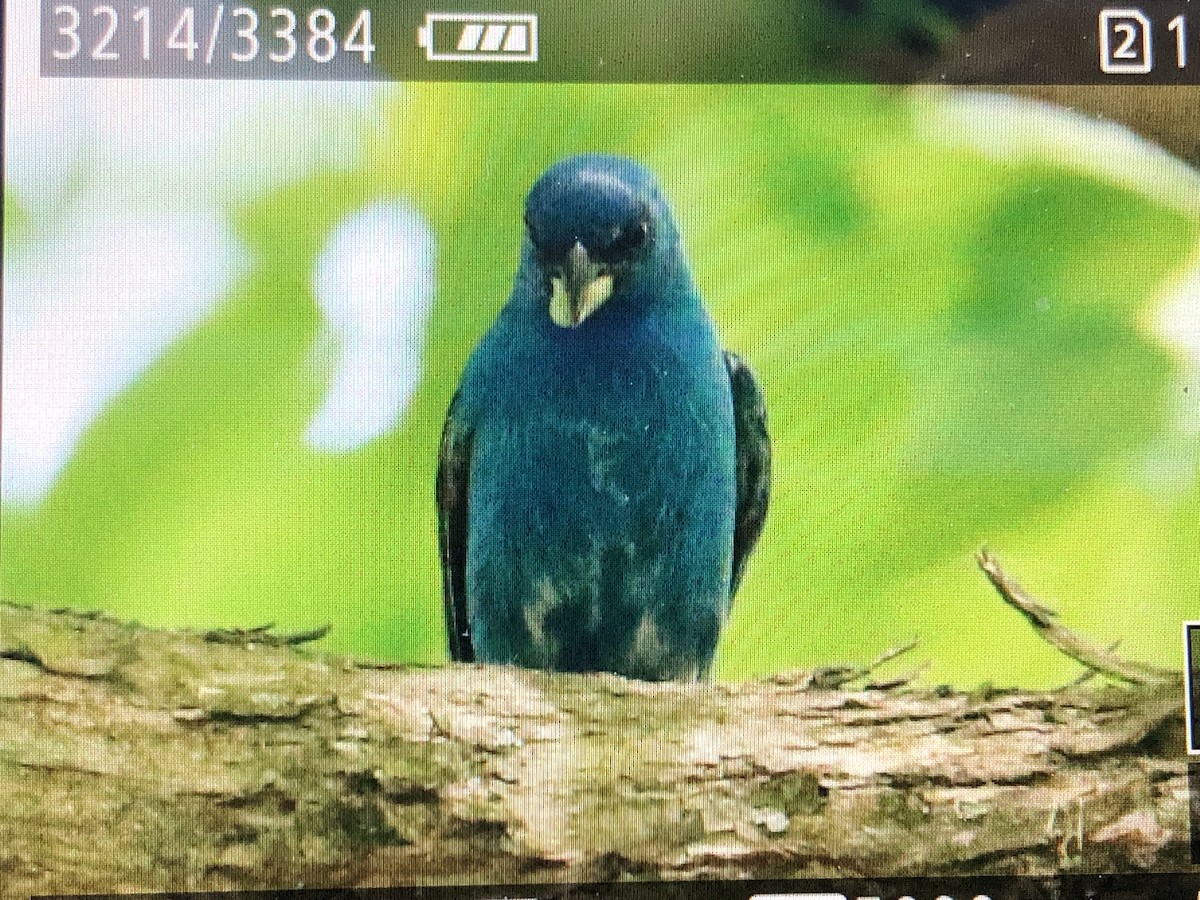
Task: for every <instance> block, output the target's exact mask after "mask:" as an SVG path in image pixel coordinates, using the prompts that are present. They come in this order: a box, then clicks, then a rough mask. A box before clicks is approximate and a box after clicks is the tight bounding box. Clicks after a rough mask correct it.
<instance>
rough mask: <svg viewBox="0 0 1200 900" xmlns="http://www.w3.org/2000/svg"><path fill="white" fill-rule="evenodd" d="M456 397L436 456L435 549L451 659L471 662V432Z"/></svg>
mask: <svg viewBox="0 0 1200 900" xmlns="http://www.w3.org/2000/svg"><path fill="white" fill-rule="evenodd" d="M457 404H458V394H455V395H454V399H453V400H451V401H450V409H449V410H448V411H447V413H446V424H445V426H444V427H443V428H442V445H441V450H440V451H439V453H438V471H437V507H438V549H439V550H440V551H441V557H442V599H443V601H444V602H445V604H446V631H447V633H448V635H449V638H450V658H451V659H452V660H454V661H455V662H473V661H474V660H475V649H474V647H473V646H472V645H471V630H470V626H469V624H468V623H467V494H468V485H469V481H470V475H471V432H470V430H469V429H467V428H466V427H465V426H464V425H463V423H462V422H461V421H460V420H459V419H458V418H457V417H456V415H455V412H456V406H457Z"/></svg>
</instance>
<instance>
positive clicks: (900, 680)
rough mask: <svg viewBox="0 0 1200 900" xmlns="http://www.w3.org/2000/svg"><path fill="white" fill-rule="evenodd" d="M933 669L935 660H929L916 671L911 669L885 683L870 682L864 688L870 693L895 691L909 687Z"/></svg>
mask: <svg viewBox="0 0 1200 900" xmlns="http://www.w3.org/2000/svg"><path fill="white" fill-rule="evenodd" d="M932 668H933V660H930V659H927V660H925V662H923V663H921V664H920V665H919V666H917V667H916V668H915V669H909V670H908V671H907V672H902V673H900V674H899V675H896V676H895V677H893V678H887V679H884V680H883V681H868V682H867V683H866V684H865V685H863V687H865V688H866V689H867V690H868V691H894V690H897V689H899V688H902V687H907V686H908V685H910V684H911V683H912V682H914V681H916V680H917V679H918V678H920V677H921V676H922V675H924V674H925V673H926V672H928V671H929V670H930V669H932Z"/></svg>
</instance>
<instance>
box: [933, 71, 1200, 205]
mask: <svg viewBox="0 0 1200 900" xmlns="http://www.w3.org/2000/svg"><path fill="white" fill-rule="evenodd" d="M914 96H915V98H916V102H915V103H914V108H915V111H916V113H917V119H916V122H917V125H918V127H919V129H920V131H921V133H922V134H923V136H924V137H925V139H926V140H927V141H929V142H930V143H938V144H942V145H944V146H965V147H970V148H973V149H975V150H978V151H979V152H980V153H983V154H985V155H987V156H989V157H991V158H992V159H997V160H1004V161H1008V162H1021V161H1024V160H1040V161H1043V162H1048V163H1053V164H1054V165H1057V166H1061V167H1062V168H1064V169H1068V170H1073V171H1076V172H1084V173H1087V174H1088V175H1091V176H1092V177H1094V178H1099V179H1102V180H1104V181H1107V182H1109V183H1110V184H1117V185H1120V186H1122V187H1125V188H1128V189H1130V190H1134V191H1138V192H1140V193H1142V194H1145V195H1146V196H1148V197H1151V198H1152V199H1154V200H1155V201H1156V202H1158V203H1161V204H1163V205H1164V206H1168V207H1170V208H1172V209H1177V210H1181V211H1183V212H1186V213H1189V214H1191V215H1200V172H1197V171H1196V170H1195V169H1194V168H1192V167H1191V166H1189V165H1188V164H1187V163H1185V162H1184V161H1183V160H1181V159H1179V158H1178V157H1176V156H1173V155H1172V154H1171V153H1168V152H1167V151H1166V150H1164V149H1163V148H1162V147H1160V146H1158V145H1157V144H1155V143H1153V142H1151V141H1149V140H1147V139H1146V138H1143V137H1142V136H1141V135H1139V134H1136V133H1135V132H1133V131H1131V130H1129V129H1128V128H1126V127H1125V126H1123V125H1119V124H1116V123H1114V122H1109V121H1103V120H1100V119H1097V118H1095V117H1093V116H1088V115H1085V114H1083V113H1079V112H1075V111H1074V110H1070V109H1066V108H1064V107H1062V106H1057V105H1055V104H1053V103H1048V102H1044V101H1040V100H1032V99H1028V98H1024V97H1013V96H1010V95H1007V94H989V93H986V92H983V91H972V90H956V89H948V88H932V87H930V88H923V89H916V92H915V94H914Z"/></svg>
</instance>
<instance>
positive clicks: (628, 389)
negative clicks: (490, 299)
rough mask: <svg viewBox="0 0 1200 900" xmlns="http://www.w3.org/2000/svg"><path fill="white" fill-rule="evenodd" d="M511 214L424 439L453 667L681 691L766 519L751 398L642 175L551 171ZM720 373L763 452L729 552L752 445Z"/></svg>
mask: <svg viewBox="0 0 1200 900" xmlns="http://www.w3.org/2000/svg"><path fill="white" fill-rule="evenodd" d="M525 219H526V236H525V239H524V241H523V244H522V250H521V262H520V267H519V269H518V272H517V277H516V283H515V285H514V289H513V293H512V296H511V298H510V299H509V301H508V303H507V304H506V306H505V307H504V309H503V310H502V312H501V313H500V315H499V317H498V318H497V320H496V322H495V323H494V324H493V325H492V327H491V329H490V330H489V331H488V332H487V334H486V335H485V336H484V338H483V340H482V341H481V342H480V344H479V346H478V347H477V348H476V350H475V352H474V353H473V354H472V356H471V358H470V360H469V362H468V364H467V367H466V370H465V372H464V374H463V378H462V383H461V385H460V387H459V390H458V393H457V395H456V396H455V399H454V401H453V403H452V405H451V409H450V412H449V415H448V417H447V423H446V430H445V434H444V437H443V444H442V453H441V459H440V466H439V475H438V502H439V512H440V522H441V545H442V564H443V574H444V583H445V595H446V609H447V620H448V625H449V631H450V643H451V653H452V656H453V657H454V658H455V659H478V660H480V661H485V662H494V663H514V664H517V665H522V666H529V667H536V668H545V669H554V670H563V671H580V672H583V671H612V672H618V673H621V674H625V675H629V676H632V677H638V678H646V679H667V678H695V677H698V676H701V675H703V674H705V673H707V671H708V669H709V666H710V664H711V662H712V657H713V652H714V649H715V647H716V643H717V638H718V635H719V633H720V628H721V625H722V624H723V622H724V621H725V619H726V617H727V615H728V611H729V606H730V602H731V597H732V593H733V590H734V589H735V588H736V583H735V582H736V578H737V577H739V576H740V573H741V568H742V564H744V559H745V556H746V554H747V553H748V551H749V548H750V546H752V545H753V543H754V540H755V539H756V538H757V535H758V531H759V530H761V525H762V516H763V515H764V514H765V509H766V487H767V484H768V483H769V455H767V443H766V432H765V412H763V410H762V403H761V395H759V393H758V391H757V386H756V385H754V384H753V378H752V376H749V370H748V369H745V368H744V367H741V368H740V369H738V368H737V366H739V365H740V362H739V361H737V360H736V358H733V357H730V358H727V356H726V355H725V354H723V353H722V351H721V348H720V346H719V344H718V342H717V339H716V335H715V332H714V330H713V326H712V323H711V321H710V320H709V318H708V316H707V314H706V313H705V311H704V309H703V307H702V305H701V302H700V297H699V295H698V293H697V292H696V289H695V287H694V285H693V283H692V279H691V275H690V273H689V271H688V267H687V264H686V261H685V259H684V256H683V252H682V249H681V247H680V242H679V236H678V234H677V232H676V228H675V224H674V221H673V219H672V216H671V212H670V209H669V208H668V206H667V204H666V202H665V201H664V200H663V198H662V196H661V194H660V192H659V190H658V188H657V186H656V184H655V182H654V179H653V177H652V176H651V175H650V174H649V173H648V172H647V171H646V170H645V169H643V168H642V167H640V166H638V165H637V164H635V163H633V162H631V161H629V160H625V159H620V158H616V157H609V156H598V155H588V156H579V157H573V158H571V159H568V160H565V161H564V162H561V163H559V164H558V165H556V166H554V167H552V168H550V169H549V170H548V171H547V172H546V173H545V174H544V175H543V176H542V178H541V179H540V180H539V181H538V182H537V184H536V185H535V186H534V187H533V189H532V190H531V192H530V194H529V197H528V199H527V201H526V216H525ZM735 371H740V372H743V373H745V376H746V378H749V381H748V382H746V383H748V384H749V385H751V386H753V391H752V392H751V393H752V396H751V397H750V401H751V405H752V406H753V407H754V410H753V412H754V415H753V416H751V420H752V422H754V423H756V424H757V425H758V426H761V427H760V428H759V430H760V431H761V438H762V440H761V441H760V442H759V446H758V448H757V451H756V454H757V456H758V465H757V467H756V470H757V473H758V474H757V476H755V477H756V478H757V485H756V487H757V490H756V491H754V493H755V494H756V496H757V501H756V503H757V507H758V508H757V510H756V511H755V512H754V513H753V515H751V516H750V519H749V521H750V525H751V526H752V528H751V531H752V534H749V540H748V542H747V540H746V538H747V535H748V532H746V530H745V528H742V530H741V536H742V541H741V544H742V546H741V547H740V548H739V547H736V546H735V545H737V544H738V540H737V538H738V533H739V523H741V522H743V520H746V515H745V514H746V512H747V510H746V509H745V504H744V503H743V502H742V501H743V500H744V499H745V497H746V495H747V485H746V484H744V482H746V480H747V478H746V475H747V473H746V468H747V467H746V465H745V462H746V460H745V459H744V458H743V457H744V455H745V452H746V450H747V447H748V445H749V443H750V441H748V440H747V439H746V437H745V436H744V434H743V433H744V432H745V428H744V427H742V426H743V422H744V420H746V418H747V416H746V414H745V413H746V412H747V411H746V409H744V408H742V409H738V408H736V407H737V406H738V404H737V403H736V402H735V395H737V394H738V390H737V379H736V377H734V378H733V380H731V374H732V373H734V372H735ZM742 406H743V407H744V406H745V404H742ZM751 468H754V467H751ZM736 550H740V558H737V556H738V554H737V553H736V552H735V551H736Z"/></svg>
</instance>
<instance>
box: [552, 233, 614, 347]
mask: <svg viewBox="0 0 1200 900" xmlns="http://www.w3.org/2000/svg"><path fill="white" fill-rule="evenodd" d="M552 287H553V292H552V293H551V295H550V318H551V319H552V320H553V321H554V324H555V325H558V326H559V327H560V328H577V327H579V326H580V325H582V324H583V320H584V319H586V318H587V317H588V316H590V315H591V314H592V313H594V312H595V311H596V310H597V309H599V308H600V306H601V304H603V303H604V301H605V300H607V299H608V298H609V296H610V295H611V294H612V288H613V280H612V275H610V274H609V273H607V272H605V271H603V269H602V267H601V266H599V265H597V264H595V263H593V262H592V261H591V260H590V259H588V252H587V248H586V247H584V246H583V244H582V243H580V242H579V241H576V242H575V246H574V247H572V248H571V249H570V250H568V251H567V258H566V261H565V263H564V265H563V267H562V275H561V277H558V278H554V279H552Z"/></svg>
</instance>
